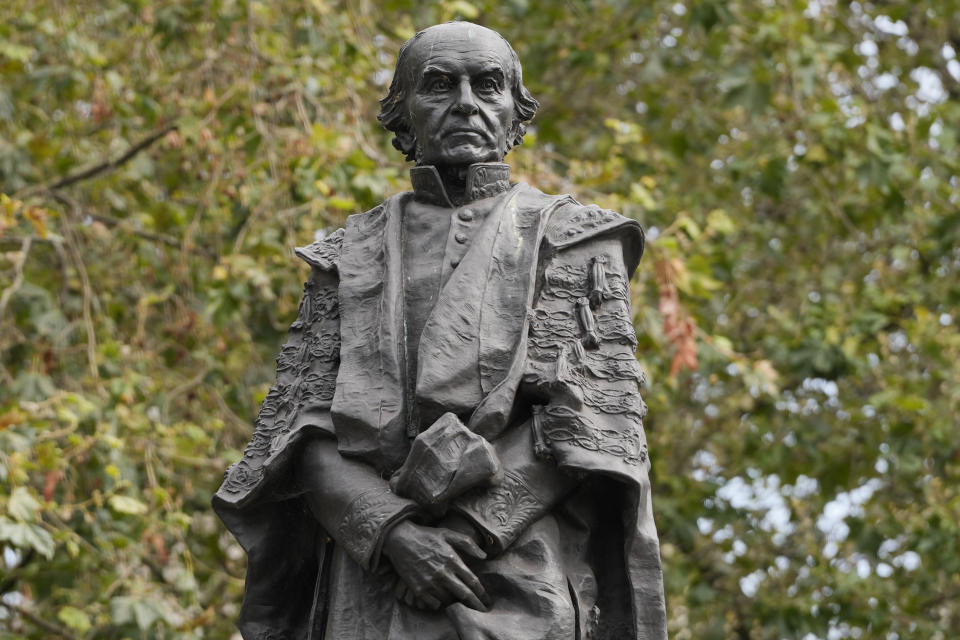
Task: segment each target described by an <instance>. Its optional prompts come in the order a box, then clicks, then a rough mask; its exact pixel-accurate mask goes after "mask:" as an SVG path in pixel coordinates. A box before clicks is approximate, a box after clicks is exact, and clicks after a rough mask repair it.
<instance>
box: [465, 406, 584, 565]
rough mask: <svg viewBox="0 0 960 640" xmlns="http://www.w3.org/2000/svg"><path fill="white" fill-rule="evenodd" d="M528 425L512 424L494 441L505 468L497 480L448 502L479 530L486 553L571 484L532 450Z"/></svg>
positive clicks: (501, 546) (500, 547)
mask: <svg viewBox="0 0 960 640" xmlns="http://www.w3.org/2000/svg"><path fill="white" fill-rule="evenodd" d="M530 424H531V423H529V422H528V423H526V424H523V425H521V426H519V427H517V428H515V429H512V430H510V431H508V432H507V433H506V434H505V435H504V436H502V437H501V438H499V439H498V440H496V441H495V442H494V448H495V449H496V452H497V456H498V457H499V458H500V461H501V464H502V465H503V466H504V468H505V469H506V470H505V471H504V474H503V478H502V480H501V481H500V483H499V484H497V485H496V486H494V487H490V488H478V489H473V490H471V491H468V492H467V493H465V494H464V495H462V496H461V497H460V498H458V499H457V500H456V501H455V502H454V504H453V510H454V511H455V512H457V513H459V514H460V515H462V516H465V517H466V518H467V519H468V520H470V521H471V522H472V523H473V525H474V526H475V527H476V528H477V530H478V531H479V532H480V533H481V534H482V537H483V539H484V546H485V548H486V549H487V552H488V553H489V554H490V556H491V557H492V556H497V555H499V554H500V553H502V552H503V551H504V550H505V549H506V548H507V547H509V546H510V545H511V544H512V543H513V542H514V540H516V539H517V538H518V537H519V536H520V534H522V533H523V532H524V531H525V530H526V528H527V527H528V526H530V525H531V524H533V523H534V522H536V521H537V520H539V519H540V518H542V517H543V516H544V515H545V514H546V513H547V512H548V511H550V509H552V508H553V506H554V505H555V504H556V503H557V502H559V501H560V500H561V499H562V498H563V497H564V496H565V495H567V494H568V493H569V492H570V491H571V490H573V488H574V487H575V486H576V484H577V480H576V479H575V478H574V477H572V476H570V475H568V474H566V473H563V472H561V471H560V470H559V469H557V466H556V465H555V464H553V463H552V462H549V461H545V460H543V459H540V458H539V457H538V456H537V455H536V454H535V450H534V447H533V446H532V440H531V431H530Z"/></svg>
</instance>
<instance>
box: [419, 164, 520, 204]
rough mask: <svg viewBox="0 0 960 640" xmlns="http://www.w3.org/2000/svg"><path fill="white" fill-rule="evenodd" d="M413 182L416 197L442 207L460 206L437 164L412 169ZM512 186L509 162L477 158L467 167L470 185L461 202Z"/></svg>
mask: <svg viewBox="0 0 960 640" xmlns="http://www.w3.org/2000/svg"><path fill="white" fill-rule="evenodd" d="M410 182H411V183H412V184H413V193H414V197H415V198H416V199H417V200H420V201H421V202H427V203H429V204H435V205H437V206H441V207H451V208H453V207H454V206H457V205H456V204H454V202H453V199H452V198H450V196H449V194H447V190H446V189H445V188H444V187H443V180H441V179H440V173H439V172H438V171H437V168H436V167H435V166H433V165H423V166H420V167H414V168H413V169H410ZM509 188H510V165H508V164H504V163H503V162H477V163H476V164H472V165H470V166H469V167H468V168H467V186H466V189H465V190H464V192H463V202H460V203H458V204H466V203H468V202H473V201H474V200H480V199H482V198H489V197H490V196H495V195H497V194H499V193H503V192H504V191H506V190H507V189H509Z"/></svg>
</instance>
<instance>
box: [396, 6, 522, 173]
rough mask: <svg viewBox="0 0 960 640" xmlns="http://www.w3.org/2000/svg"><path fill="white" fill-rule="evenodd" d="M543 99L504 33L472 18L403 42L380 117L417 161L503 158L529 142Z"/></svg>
mask: <svg viewBox="0 0 960 640" xmlns="http://www.w3.org/2000/svg"><path fill="white" fill-rule="evenodd" d="M538 106H539V104H538V103H537V101H536V100H535V99H534V98H533V96H531V95H530V92H529V91H527V88H526V87H524V86H523V72H522V70H521V68H520V59H519V58H518V57H517V53H516V52H515V51H514V50H513V47H511V46H510V43H508V42H507V41H506V40H505V39H504V38H503V36H501V35H500V34H499V33H497V32H496V31H493V30H491V29H487V28H486V27H481V26H480V25H476V24H473V23H470V22H447V23H445V24H438V25H435V26H432V27H429V28H427V29H424V30H423V31H421V32H419V33H418V34H417V35H415V36H414V37H413V38H411V39H410V40H408V41H407V42H406V43H404V45H403V46H402V47H400V55H399V56H398V57H397V68H396V70H395V71H394V74H393V82H391V83H390V91H389V93H388V94H387V96H386V97H385V98H384V99H383V100H381V101H380V107H381V109H380V115H379V116H377V119H378V120H380V123H381V124H382V125H383V126H384V127H385V128H386V129H387V130H388V131H392V132H393V133H394V135H395V137H394V139H393V146H394V147H396V148H397V149H399V150H400V151H402V152H403V153H404V154H405V155H406V157H407V160H414V161H415V162H416V163H417V164H432V165H437V166H449V167H453V166H464V165H468V164H472V163H474V162H499V161H501V160H503V157H504V156H505V155H506V154H507V151H509V150H510V148H511V147H513V146H514V145H518V144H520V143H521V142H523V134H524V133H525V131H526V127H525V126H524V123H525V122H528V121H530V120H531V119H532V118H533V116H534V114H535V113H536V112H537V107H538Z"/></svg>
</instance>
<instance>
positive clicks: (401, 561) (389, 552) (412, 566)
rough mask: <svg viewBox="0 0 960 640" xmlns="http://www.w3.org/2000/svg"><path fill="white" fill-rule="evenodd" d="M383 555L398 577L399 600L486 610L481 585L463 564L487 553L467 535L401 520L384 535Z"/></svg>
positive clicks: (423, 605) (421, 605) (415, 604)
mask: <svg viewBox="0 0 960 640" xmlns="http://www.w3.org/2000/svg"><path fill="white" fill-rule="evenodd" d="M383 553H384V554H385V555H386V556H387V557H388V558H389V559H390V562H391V564H393V568H394V569H395V570H396V572H397V574H398V575H399V576H400V580H399V581H398V582H397V587H396V590H395V594H396V596H397V599H399V600H400V601H402V602H405V603H406V604H408V605H410V606H412V607H416V608H420V609H430V610H437V609H439V608H441V607H445V606H447V605H449V604H452V603H454V602H461V603H463V604H464V605H466V606H468V607H470V608H471V609H476V610H478V611H486V610H487V608H488V607H489V598H488V597H487V593H486V591H485V590H484V588H483V585H482V584H480V580H479V579H478V578H477V576H476V575H475V574H474V573H473V571H471V570H470V569H469V568H468V567H467V565H466V563H465V562H464V557H469V558H474V559H476V560H483V559H484V558H486V554H485V553H484V552H483V550H482V549H481V548H480V547H479V546H477V543H476V542H474V541H473V540H471V539H470V537H469V536H468V535H466V534H463V533H460V532H458V531H454V530H452V529H447V528H444V527H427V526H422V525H418V524H415V523H413V522H411V521H409V520H404V521H402V522H400V523H398V524H397V525H396V526H394V527H392V528H391V529H390V531H389V532H388V533H387V537H386V539H385V540H384V543H383Z"/></svg>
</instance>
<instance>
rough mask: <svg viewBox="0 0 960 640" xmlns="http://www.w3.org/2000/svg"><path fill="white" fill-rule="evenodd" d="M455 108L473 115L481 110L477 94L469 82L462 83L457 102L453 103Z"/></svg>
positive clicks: (459, 111) (467, 114) (464, 113)
mask: <svg viewBox="0 0 960 640" xmlns="http://www.w3.org/2000/svg"><path fill="white" fill-rule="evenodd" d="M453 110H454V111H456V112H458V113H462V114H463V115H466V116H472V115H473V114H475V113H477V112H478V111H479V108H478V107H477V101H476V96H474V95H473V88H472V87H471V86H470V83H469V82H462V83H461V84H460V90H459V91H458V92H457V103H456V104H455V105H453Z"/></svg>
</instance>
